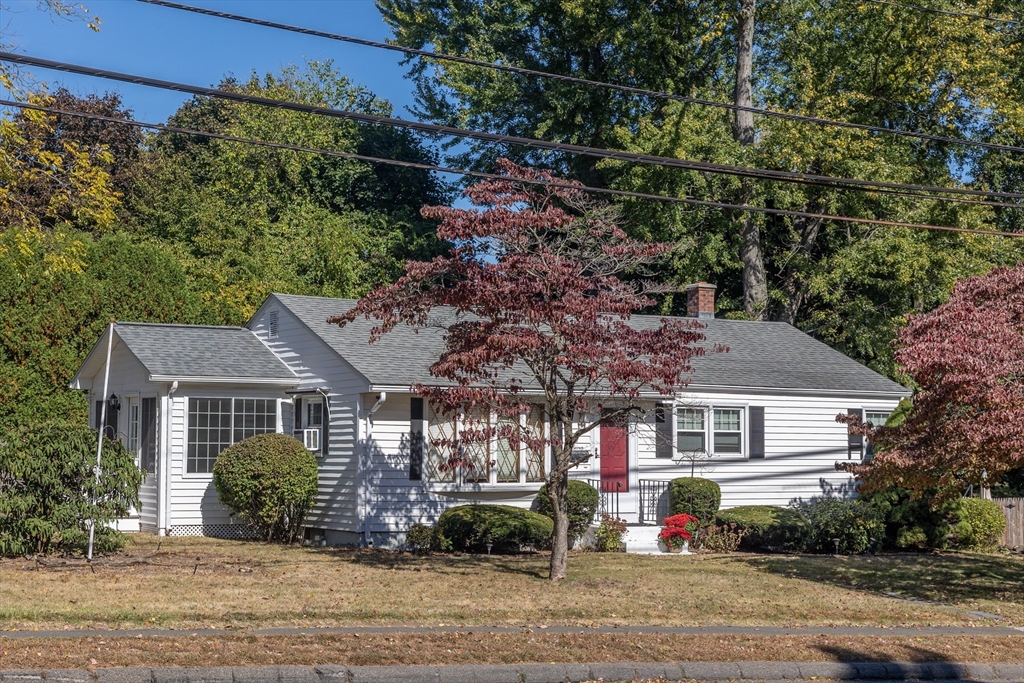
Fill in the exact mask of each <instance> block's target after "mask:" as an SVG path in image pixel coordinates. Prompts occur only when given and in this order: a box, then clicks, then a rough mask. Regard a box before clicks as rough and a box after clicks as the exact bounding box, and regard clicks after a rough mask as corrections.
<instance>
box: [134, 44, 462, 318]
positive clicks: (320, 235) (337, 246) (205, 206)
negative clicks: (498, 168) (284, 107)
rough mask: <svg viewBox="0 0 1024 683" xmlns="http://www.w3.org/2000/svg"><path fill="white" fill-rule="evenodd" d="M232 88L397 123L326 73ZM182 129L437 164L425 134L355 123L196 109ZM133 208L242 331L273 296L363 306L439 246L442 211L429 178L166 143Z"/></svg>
mask: <svg viewBox="0 0 1024 683" xmlns="http://www.w3.org/2000/svg"><path fill="white" fill-rule="evenodd" d="M221 87H222V88H229V89H233V90H237V91H240V92H245V93H250V94H254V95H260V96H263V97H272V98H277V99H287V100H291V101H297V102H304V103H309V104H316V105H321V106H328V107H336V108H342V109H351V110H357V111H363V112H369V113H374V114H384V115H388V114H390V113H391V107H390V105H388V104H387V103H386V102H384V101H382V100H380V99H378V98H376V97H375V96H373V95H372V94H371V93H369V92H368V91H366V90H365V89H362V88H359V87H356V86H354V85H352V84H351V83H350V82H349V81H348V79H346V78H344V77H342V76H340V75H339V74H338V72H337V71H336V70H335V69H334V67H333V66H332V65H331V64H330V63H316V62H312V63H310V64H308V65H307V67H306V68H305V69H302V70H300V69H297V68H287V69H285V70H284V71H283V72H282V73H280V74H268V75H266V76H264V77H263V78H258V77H256V76H252V77H250V78H249V80H247V81H245V82H239V81H235V80H232V79H228V80H225V81H224V82H222V83H221ZM170 123H171V124H172V125H175V126H179V127H184V128H191V129H198V130H205V131H212V132H217V133H224V134H228V135H232V136H237V137H243V138H255V139H260V140H267V141H274V142H286V143H290V144H295V145H301V146H306V147H313V148H324V149H331V150H336V151H340V152H349V153H359V154H364V155H375V156H381V157H391V158H398V159H403V160H409V161H419V162H430V161H431V160H432V159H433V157H432V156H431V154H430V152H429V151H428V150H427V149H426V148H425V147H424V146H423V145H422V143H421V142H420V141H419V139H418V138H416V137H415V136H413V135H411V134H409V133H407V132H403V131H396V130H393V129H382V128H374V127H367V126H362V125H360V124H356V123H354V122H350V121H342V120H336V119H329V118H325V117H322V116H315V115H307V114H299V113H296V112H288V111H281V110H275V109H270V108H267V107H260V106H256V105H239V104H235V103H227V102H223V101H218V100H213V99H209V98H194V99H193V100H191V101H189V102H188V103H186V104H185V105H183V106H182V107H181V109H179V110H178V112H177V113H175V114H174V115H173V116H172V117H171V119H170ZM141 163H142V165H143V167H144V168H145V169H146V171H145V173H141V174H139V177H140V178H141V182H140V184H139V185H138V186H137V188H136V190H135V191H134V192H133V193H132V195H131V196H130V197H129V198H128V200H127V202H128V204H129V208H130V211H131V214H132V216H133V218H132V222H133V224H134V225H135V230H136V231H137V232H138V233H140V234H145V235H150V236H153V237H156V238H157V239H160V240H162V241H165V242H169V243H172V244H175V245H178V246H179V247H181V251H182V253H183V254H184V256H183V260H184V262H185V267H186V270H187V272H188V273H189V276H190V277H192V278H194V279H195V280H196V281H197V282H198V283H200V286H201V287H202V288H204V289H205V290H207V291H208V292H210V293H211V295H212V296H216V297H217V299H218V300H220V301H222V302H224V304H225V305H227V306H230V307H231V308H232V309H233V310H234V313H233V319H234V320H235V321H242V320H244V319H245V318H246V317H247V316H248V315H249V314H251V313H252V312H253V311H254V310H255V307H256V306H258V305H259V303H260V302H261V301H262V299H263V298H264V297H265V296H266V294H267V293H268V292H269V291H274V290H278V291H288V292H293V293H304V294H318V295H325V296H357V295H359V294H362V293H364V292H366V291H368V290H369V289H370V288H371V287H372V286H374V285H376V284H380V283H383V282H390V281H392V280H394V279H395V278H396V277H397V276H398V273H399V272H400V270H401V266H402V265H403V264H404V262H405V261H406V260H407V259H408V258H410V257H420V258H422V257H429V256H431V255H433V254H434V253H436V251H437V248H438V245H437V242H436V240H435V239H434V238H433V223H432V222H430V221H427V220H425V219H423V218H422V217H420V215H419V209H420V207H421V206H423V205H424V204H430V203H437V202H443V201H444V200H445V199H446V198H447V195H446V193H445V190H444V187H443V186H442V185H441V184H440V183H439V182H438V180H437V179H436V178H435V177H434V176H432V175H431V174H430V173H427V172H425V171H419V170H415V169H398V170H396V169H394V168H392V167H385V166H383V165H372V164H368V163H365V162H360V161H353V160H348V159H341V158H337V157H326V156H323V155H317V154H311V153H304V152H295V151H291V150H280V149H270V148H267V147H259V146H254V145H247V144H241V143H236V142H229V141H223V140H211V139H208V138H198V137H190V136H183V135H179V134H173V133H160V134H158V135H155V136H153V137H152V138H151V139H150V140H149V141H148V151H147V153H146V154H145V156H144V158H143V160H142V162H141Z"/></svg>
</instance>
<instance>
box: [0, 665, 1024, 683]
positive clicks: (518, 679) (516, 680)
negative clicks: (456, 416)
mask: <svg viewBox="0 0 1024 683" xmlns="http://www.w3.org/2000/svg"><path fill="white" fill-rule="evenodd" d="M646 679H664V680H667V681H679V680H684V679H690V680H698V681H730V680H732V681H785V680H817V681H822V680H844V681H854V680H855V681H879V680H898V681H919V680H945V681H1024V664H951V663H947V662H927V663H914V662H849V663H826V662H681V663H668V664H666V663H643V662H612V663H607V662H602V663H592V664H479V665H476V664H466V665H456V666H341V665H321V666H248V667H246V666H243V667H208V668H158V669H147V668H135V669H128V668H126V669H96V670H94V671H86V670H67V669H65V670H51V671H0V683H387V682H390V681H396V682H398V681H400V682H401V683H566V682H570V683H575V682H576V681H592V680H603V681H609V682H610V681H633V680H646Z"/></svg>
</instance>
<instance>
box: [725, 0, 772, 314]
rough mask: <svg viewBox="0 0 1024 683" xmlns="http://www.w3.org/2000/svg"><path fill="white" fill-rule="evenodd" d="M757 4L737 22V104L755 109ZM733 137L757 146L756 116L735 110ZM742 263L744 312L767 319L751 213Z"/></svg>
mask: <svg viewBox="0 0 1024 683" xmlns="http://www.w3.org/2000/svg"><path fill="white" fill-rule="evenodd" d="M756 4H757V0H740V13H739V16H738V17H737V20H736V90H735V95H734V101H735V104H736V106H737V107H752V106H753V103H754V100H753V97H752V95H751V84H750V82H751V73H752V71H753V59H754V56H753V53H754V9H755V7H756ZM732 134H733V137H734V138H735V139H736V141H737V142H739V143H740V147H749V146H751V145H753V144H754V113H753V112H751V111H749V110H747V111H744V110H741V109H737V110H736V117H735V119H734V121H733V127H732ZM752 195H753V188H752V187H751V183H750V180H749V179H744V180H743V181H742V184H741V187H740V196H739V203H740V204H746V203H747V202H749V201H750V198H751V196H752ZM741 221H742V225H741V227H740V237H741V239H742V244H741V246H740V259H741V260H742V261H743V310H744V311H746V313H747V315H748V316H750V317H751V318H754V319H756V320H761V319H763V318H764V315H765V309H766V307H767V305H768V278H767V275H766V274H765V269H764V255H763V253H762V251H761V228H760V227H759V226H758V225H757V223H756V222H755V221H754V215H753V213H751V212H750V211H746V212H744V213H743V216H742V217H741Z"/></svg>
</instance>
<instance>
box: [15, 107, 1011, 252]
mask: <svg viewBox="0 0 1024 683" xmlns="http://www.w3.org/2000/svg"><path fill="white" fill-rule="evenodd" d="M0 106H5V107H15V108H20V109H32V110H35V111H43V112H47V113H50V114H57V115H61V116H77V117H80V118H85V119H91V120H95V121H106V122H108V123H113V124H117V125H122V126H132V127H134V128H146V129H151V130H158V131H162V132H167V133H175V134H179V135H194V136H197V137H205V138H212V139H215V140H225V141H228V142H237V143H243V144H249V145H257V146H260V147H269V148H272V149H287V150H292V151H296V152H306V153H310V154H318V155H322V156H331V157H338V158H341V159H351V160H355V161H365V162H368V163H373V164H387V165H390V166H401V167H404V168H415V169H421V170H425V171H435V172H438V173H452V174H457V175H463V176H471V177H475V178H487V179H490V180H513V181H517V182H522V183H525V184H528V185H540V186H545V187H556V188H562V189H567V190H576V191H580V192H587V193H589V194H602V195H611V196H616V197H630V198H636V199H651V200H656V201H662V202H669V203H675V204H690V205H693V206H702V207H707V208H713V209H728V210H732V211H753V212H755V213H764V214H770V215H774V216H790V217H794V218H819V219H822V220H829V221H837V222H841V223H863V224H867V225H878V226H890V227H898V228H914V229H923V230H939V231H944V232H962V233H970V234H975V235H990V236H997V237H1024V233H1016V232H1008V231H1002V230H981V229H975V228H958V227H955V226H948V225H932V224H928V223H908V222H903V221H887V220H882V219H878V218H854V217H851V216H833V215H830V214H823V213H814V212H809V211H792V210H789V209H772V208H767V207H762V206H749V205H745V204H744V205H740V204H728V203H725V202H715V201H708V200H703V199H693V198H690V197H669V196H665V195H658V194H648V193H644V192H631V191H628V190H614V189H610V188H604V187H590V186H587V185H581V184H579V183H575V182H570V181H560V180H544V179H539V178H518V177H511V176H507V175H500V174H497V173H485V172H483V171H472V170H467V169H461V168H450V167H447V166H438V165H435V164H424V163H420V162H416V161H400V160H398V159H385V158H381V157H375V156H369V155H365V154H353V153H351V152H338V151H334V150H329V149H321V148H315V147H303V146H301V145H291V144H287V143H283V142H269V141H266V140H255V139H252V138H242V137H236V136H234V135H226V134H224V133H211V132H207V131H200V130H192V129H189V128H179V127H177V126H168V125H164V124H162V123H146V122H144V121H133V120H125V119H120V118H117V117H114V116H104V115H101V114H87V113H85V112H78V111H69V110H65V109H57V108H55V107H46V106H43V105H38V104H31V103H28V102H16V101H14V100H3V99H0Z"/></svg>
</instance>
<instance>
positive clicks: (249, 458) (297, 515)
mask: <svg viewBox="0 0 1024 683" xmlns="http://www.w3.org/2000/svg"><path fill="white" fill-rule="evenodd" d="M213 485H214V486H215V487H216V488H217V493H218V494H220V500H221V502H222V503H224V504H225V505H227V506H228V507H230V508H231V510H232V512H233V514H237V515H240V516H241V517H242V518H243V519H245V521H246V522H247V523H248V524H250V525H251V526H253V527H254V528H255V529H256V531H257V532H258V533H259V535H260V537H261V538H262V539H263V540H265V541H268V542H269V541H282V542H285V543H292V542H294V541H295V540H296V539H297V538H298V536H299V531H300V530H301V529H302V522H303V520H305V518H306V513H308V512H309V509H310V508H311V507H313V501H314V500H315V498H316V491H317V464H316V457H315V456H314V455H313V454H312V453H311V452H310V451H308V450H307V449H306V447H305V446H303V445H302V444H301V443H300V442H299V441H297V440H296V439H294V438H292V437H290V436H288V435H286V434H258V435H257V436H253V437H251V438H248V439H245V440H244V441H239V442H238V443H236V444H234V445H232V446H230V447H228V448H225V449H224V450H223V451H221V453H220V455H219V456H217V462H216V463H215V464H214V466H213Z"/></svg>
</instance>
